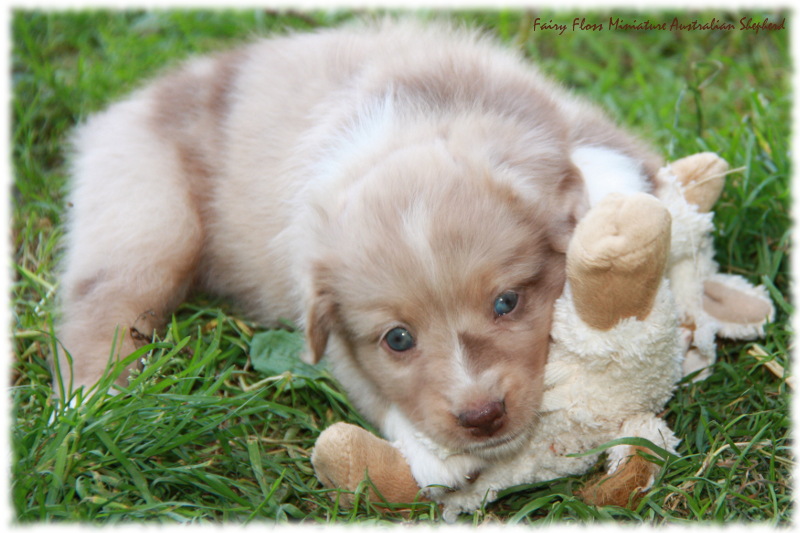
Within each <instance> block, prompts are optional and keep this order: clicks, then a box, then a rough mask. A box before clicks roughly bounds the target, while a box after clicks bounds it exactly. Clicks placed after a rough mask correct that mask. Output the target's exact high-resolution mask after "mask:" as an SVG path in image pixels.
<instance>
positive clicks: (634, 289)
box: [567, 193, 671, 330]
mask: <svg viewBox="0 0 800 533" xmlns="http://www.w3.org/2000/svg"><path fill="white" fill-rule="evenodd" d="M670 222H671V218H670V215H669V212H668V211H667V209H666V208H665V207H664V206H663V204H662V203H661V202H660V201H659V200H657V199H656V198H655V197H654V196H651V195H649V194H644V193H639V194H633V195H629V196H623V195H619V194H612V195H609V196H607V197H606V198H605V199H603V200H602V201H601V202H600V203H599V204H598V205H597V206H595V207H593V208H592V210H591V211H589V214H587V215H586V217H584V218H583V219H582V220H581V221H580V223H579V224H578V226H577V228H576V229H575V234H574V235H573V237H572V240H571V241H570V246H569V250H568V251H567V276H568V279H569V282H570V285H571V287H572V293H573V300H574V302H575V309H576V311H577V312H578V315H579V316H580V317H581V319H582V320H583V321H584V322H585V323H586V324H588V325H589V326H591V327H593V328H595V329H600V330H608V329H611V328H612V327H614V326H615V325H616V324H617V323H618V322H619V321H620V320H622V319H624V318H628V317H636V318H638V319H643V318H645V317H647V315H648V314H649V313H650V310H651V308H652V305H653V300H654V298H655V296H656V293H657V292H658V288H659V286H660V284H661V280H662V277H663V274H664V268H665V265H666V260H667V255H668V253H669V244H670Z"/></svg>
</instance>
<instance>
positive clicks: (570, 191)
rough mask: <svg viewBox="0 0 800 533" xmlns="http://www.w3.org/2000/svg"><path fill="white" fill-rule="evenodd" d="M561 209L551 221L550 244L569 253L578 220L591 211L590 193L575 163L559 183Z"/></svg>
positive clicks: (559, 204) (560, 251)
mask: <svg viewBox="0 0 800 533" xmlns="http://www.w3.org/2000/svg"><path fill="white" fill-rule="evenodd" d="M556 194H557V198H558V201H557V203H556V204H554V205H558V206H559V209H558V211H557V212H555V213H554V216H553V219H552V220H551V221H550V234H549V240H550V245H551V246H552V247H553V249H554V250H555V251H557V252H559V253H564V254H565V253H567V248H569V241H570V239H571V238H572V234H573V232H574V231H575V226H576V225H577V224H578V221H579V220H580V219H581V218H583V216H584V215H585V214H586V213H587V212H588V211H589V194H588V193H587V191H586V187H585V185H584V183H583V176H582V175H581V172H580V170H578V168H577V167H575V166H574V165H570V166H569V170H568V171H567V173H566V174H565V175H564V177H563V178H562V179H561V182H560V183H559V184H558V190H557V193H556Z"/></svg>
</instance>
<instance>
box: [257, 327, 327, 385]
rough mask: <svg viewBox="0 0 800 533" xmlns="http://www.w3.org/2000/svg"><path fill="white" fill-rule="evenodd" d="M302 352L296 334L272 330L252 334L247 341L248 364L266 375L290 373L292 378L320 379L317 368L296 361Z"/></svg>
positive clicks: (319, 370) (302, 348) (320, 372)
mask: <svg viewBox="0 0 800 533" xmlns="http://www.w3.org/2000/svg"><path fill="white" fill-rule="evenodd" d="M304 349H305V341H304V339H303V335H302V333H300V332H297V331H287V330H284V329H275V330H270V331H264V332H262V333H257V334H255V335H253V340H252V341H251V342H250V362H251V363H252V364H253V368H255V369H256V370H257V371H258V372H260V373H262V374H264V375H266V376H280V375H282V374H290V375H291V376H294V377H302V378H308V379H317V378H320V377H323V376H324V372H323V368H322V367H321V366H314V365H309V364H308V363H304V362H303V361H301V360H300V354H301V353H302V352H303V350H304Z"/></svg>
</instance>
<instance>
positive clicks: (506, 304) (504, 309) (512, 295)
mask: <svg viewBox="0 0 800 533" xmlns="http://www.w3.org/2000/svg"><path fill="white" fill-rule="evenodd" d="M517 302H519V294H517V293H516V292H514V291H506V292H504V293H503V294H501V295H500V296H498V297H497V298H495V300H494V314H495V315H497V316H503V315H507V314H508V313H510V312H511V311H513V310H514V308H515V307H517Z"/></svg>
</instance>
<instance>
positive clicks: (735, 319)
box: [703, 274, 775, 339]
mask: <svg viewBox="0 0 800 533" xmlns="http://www.w3.org/2000/svg"><path fill="white" fill-rule="evenodd" d="M703 309H704V310H705V312H706V313H708V314H709V315H711V316H712V317H714V318H715V319H717V320H718V321H719V322H720V323H721V325H722V328H721V329H720V335H721V336H724V337H728V338H732V339H752V338H755V337H757V336H760V335H763V326H764V324H766V323H767V322H769V321H771V320H773V319H774V317H775V308H774V306H773V305H772V301H771V300H770V299H769V297H768V296H767V294H766V290H765V289H764V288H763V287H760V286H759V287H754V286H752V285H751V284H750V283H748V282H747V281H746V280H745V279H744V278H742V277H741V276H734V275H727V274H717V275H716V276H713V277H712V278H710V279H708V280H706V281H705V282H704V283H703Z"/></svg>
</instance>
